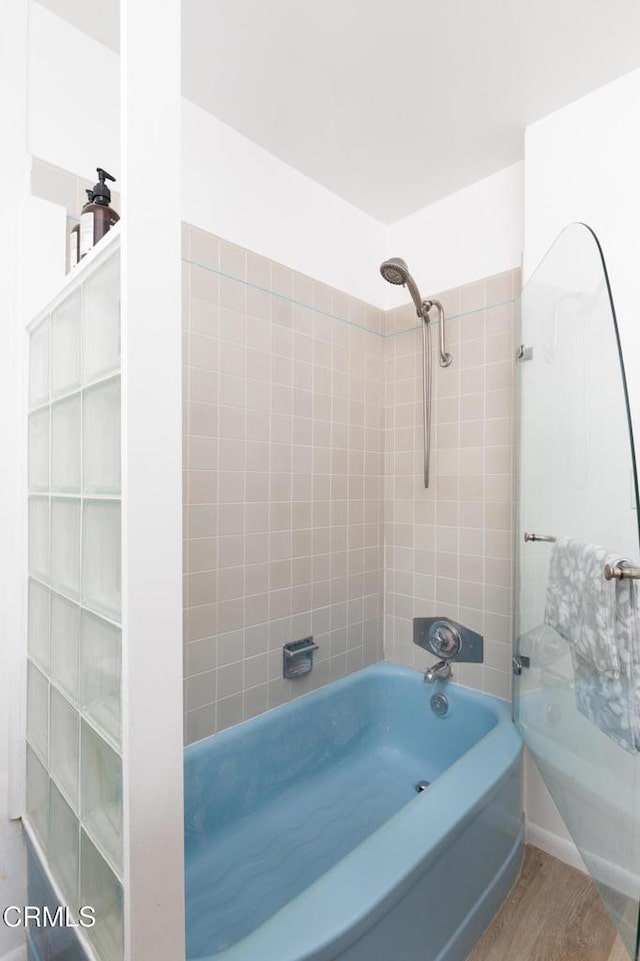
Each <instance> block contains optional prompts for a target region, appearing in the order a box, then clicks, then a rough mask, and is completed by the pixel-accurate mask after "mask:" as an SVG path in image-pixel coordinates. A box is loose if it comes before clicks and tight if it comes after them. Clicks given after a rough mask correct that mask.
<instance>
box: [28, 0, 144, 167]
mask: <svg viewBox="0 0 640 961" xmlns="http://www.w3.org/2000/svg"><path fill="white" fill-rule="evenodd" d="M28 70H29V94H28V117H29V123H28V149H29V153H31V154H33V155H34V156H35V157H40V158H42V159H43V160H47V161H48V162H49V163H52V164H55V165H56V166H57V167H62V168H63V169H64V170H70V171H72V172H73V173H75V174H78V175H79V176H82V177H87V178H89V179H93V176H94V174H95V170H96V167H104V168H105V169H106V170H108V171H109V172H110V173H113V174H114V175H115V174H117V172H118V171H119V168H120V57H119V56H118V55H117V54H115V53H113V51H111V50H108V49H107V47H103V46H102V44H100V43H96V42H95V41H94V40H90V39H89V38H88V37H87V36H86V35H85V34H83V33H81V32H80V31H79V30H76V29H75V28H74V27H72V26H71V25H70V24H68V23H67V22H66V20H61V19H60V17H56V16H55V14H53V13H51V12H50V11H49V10H47V9H46V8H45V7H41V6H40V4H39V3H34V2H32V0H31V2H30V3H29V67H28ZM158 162H159V163H162V158H161V157H159V158H158Z"/></svg>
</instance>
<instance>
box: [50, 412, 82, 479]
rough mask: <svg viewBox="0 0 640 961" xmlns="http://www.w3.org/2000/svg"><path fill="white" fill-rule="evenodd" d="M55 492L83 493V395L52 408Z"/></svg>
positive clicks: (52, 460) (52, 464) (52, 467)
mask: <svg viewBox="0 0 640 961" xmlns="http://www.w3.org/2000/svg"><path fill="white" fill-rule="evenodd" d="M51 489H52V490H54V491H65V492H70V493H71V492H75V491H79V490H80V395H79V394H75V395H74V396H73V397H69V398H67V399H66V400H60V401H58V403H57V404H53V406H52V407H51Z"/></svg>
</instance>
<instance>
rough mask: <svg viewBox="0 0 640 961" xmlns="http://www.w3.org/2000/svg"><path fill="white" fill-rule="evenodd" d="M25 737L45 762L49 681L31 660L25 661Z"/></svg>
mask: <svg viewBox="0 0 640 961" xmlns="http://www.w3.org/2000/svg"><path fill="white" fill-rule="evenodd" d="M27 737H28V739H29V743H30V744H31V746H32V747H33V748H35V750H36V751H37V752H38V754H39V755H40V757H41V758H42V760H43V761H44V762H45V764H46V763H47V759H48V757H49V682H48V680H47V679H46V677H45V676H44V674H42V673H41V672H40V671H39V670H38V668H37V667H36V666H35V665H34V664H32V663H31V661H29V662H28V663H27Z"/></svg>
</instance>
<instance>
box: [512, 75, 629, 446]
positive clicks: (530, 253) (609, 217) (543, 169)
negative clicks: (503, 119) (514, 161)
mask: <svg viewBox="0 0 640 961" xmlns="http://www.w3.org/2000/svg"><path fill="white" fill-rule="evenodd" d="M639 112H640V70H634V71H633V72H632V73H630V74H627V75H626V76H625V77H622V78H621V79H620V80H615V81H614V82H613V83H610V84H607V85H606V86H605V87H601V88H600V89H599V90H596V91H594V92H593V93H591V94H589V95H588V96H586V97H583V98H582V99H581V100H577V101H576V102H575V103H572V104H570V105H569V106H568V107H565V108H563V109H562V110H558V111H556V112H555V113H552V114H550V115H549V116H548V117H545V118H544V119H543V120H540V121H538V122H537V123H535V124H532V125H531V126H530V127H528V128H527V130H526V136H525V219H524V239H525V246H524V267H525V280H526V278H527V277H528V276H530V274H531V273H532V271H533V270H534V269H535V267H536V265H537V264H538V262H539V261H540V260H541V258H542V257H543V256H544V254H545V252H546V251H547V249H548V248H549V246H550V245H551V244H552V243H553V241H554V239H555V238H556V236H557V235H558V233H559V232H560V231H561V230H562V228H563V227H565V226H566V225H567V224H569V223H572V222H573V221H583V222H584V223H587V224H588V225H589V226H590V227H592V228H593V229H594V230H595V232H596V234H597V235H598V238H599V239H600V243H601V244H602V247H603V250H604V256H605V260H606V262H607V267H608V270H609V277H610V281H611V285H612V289H613V298H614V302H615V305H616V310H617V314H618V320H619V325H620V333H621V340H622V346H623V351H624V353H625V357H626V359H627V376H628V378H629V390H630V395H631V401H632V410H633V417H634V421H635V433H636V440H638V439H639V438H640V369H639V368H638V362H637V359H638V357H639V356H640V324H639V323H638V315H639V313H640V271H639V270H638V257H639V255H640V189H639V188H638V171H639V170H640V125H639V124H638V115H639Z"/></svg>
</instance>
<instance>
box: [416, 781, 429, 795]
mask: <svg viewBox="0 0 640 961" xmlns="http://www.w3.org/2000/svg"><path fill="white" fill-rule="evenodd" d="M430 783H431V782H430V781H418V783H417V784H416V793H417V794H422V793H423V792H424V791H426V790H427V788H428V787H429V785H430Z"/></svg>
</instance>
